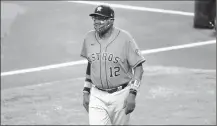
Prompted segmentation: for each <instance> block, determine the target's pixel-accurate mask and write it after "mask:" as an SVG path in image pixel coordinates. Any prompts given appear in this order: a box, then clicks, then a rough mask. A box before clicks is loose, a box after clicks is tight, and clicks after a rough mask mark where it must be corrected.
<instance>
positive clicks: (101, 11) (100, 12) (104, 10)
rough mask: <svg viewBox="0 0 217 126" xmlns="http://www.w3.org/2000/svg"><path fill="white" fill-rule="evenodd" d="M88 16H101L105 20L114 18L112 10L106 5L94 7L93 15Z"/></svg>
mask: <svg viewBox="0 0 217 126" xmlns="http://www.w3.org/2000/svg"><path fill="white" fill-rule="evenodd" d="M89 16H103V17H107V18H114V16H115V15H114V10H113V9H112V8H111V7H110V6H108V5H99V6H97V7H96V9H95V11H94V13H91V14H90V15H89Z"/></svg>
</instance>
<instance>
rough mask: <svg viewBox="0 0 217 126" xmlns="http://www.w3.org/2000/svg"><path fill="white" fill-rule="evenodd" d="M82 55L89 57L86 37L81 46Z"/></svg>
mask: <svg viewBox="0 0 217 126" xmlns="http://www.w3.org/2000/svg"><path fill="white" fill-rule="evenodd" d="M80 56H81V57H84V58H86V59H88V58H87V44H86V41H85V39H84V42H83V46H82V48H81V54H80Z"/></svg>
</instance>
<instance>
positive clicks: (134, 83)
mask: <svg viewBox="0 0 217 126" xmlns="http://www.w3.org/2000/svg"><path fill="white" fill-rule="evenodd" d="M143 72H144V70H143V67H142V63H140V64H138V65H137V66H136V67H135V68H134V77H133V79H132V80H131V88H130V93H132V94H135V95H136V94H137V91H138V90H139V87H140V84H141V80H142V75H143Z"/></svg>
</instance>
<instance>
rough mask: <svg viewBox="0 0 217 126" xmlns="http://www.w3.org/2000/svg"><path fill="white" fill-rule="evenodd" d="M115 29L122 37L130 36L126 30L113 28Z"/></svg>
mask: <svg viewBox="0 0 217 126" xmlns="http://www.w3.org/2000/svg"><path fill="white" fill-rule="evenodd" d="M115 28H116V29H118V30H119V31H120V34H122V35H123V36H126V37H129V36H131V34H130V32H128V31H127V30H124V29H122V28H118V27H115Z"/></svg>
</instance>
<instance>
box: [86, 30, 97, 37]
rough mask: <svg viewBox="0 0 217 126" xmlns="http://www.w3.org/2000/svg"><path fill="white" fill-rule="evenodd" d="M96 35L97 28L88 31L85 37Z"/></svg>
mask: <svg viewBox="0 0 217 126" xmlns="http://www.w3.org/2000/svg"><path fill="white" fill-rule="evenodd" d="M94 36H95V30H90V31H88V32H87V33H86V35H85V39H87V38H90V37H94Z"/></svg>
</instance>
